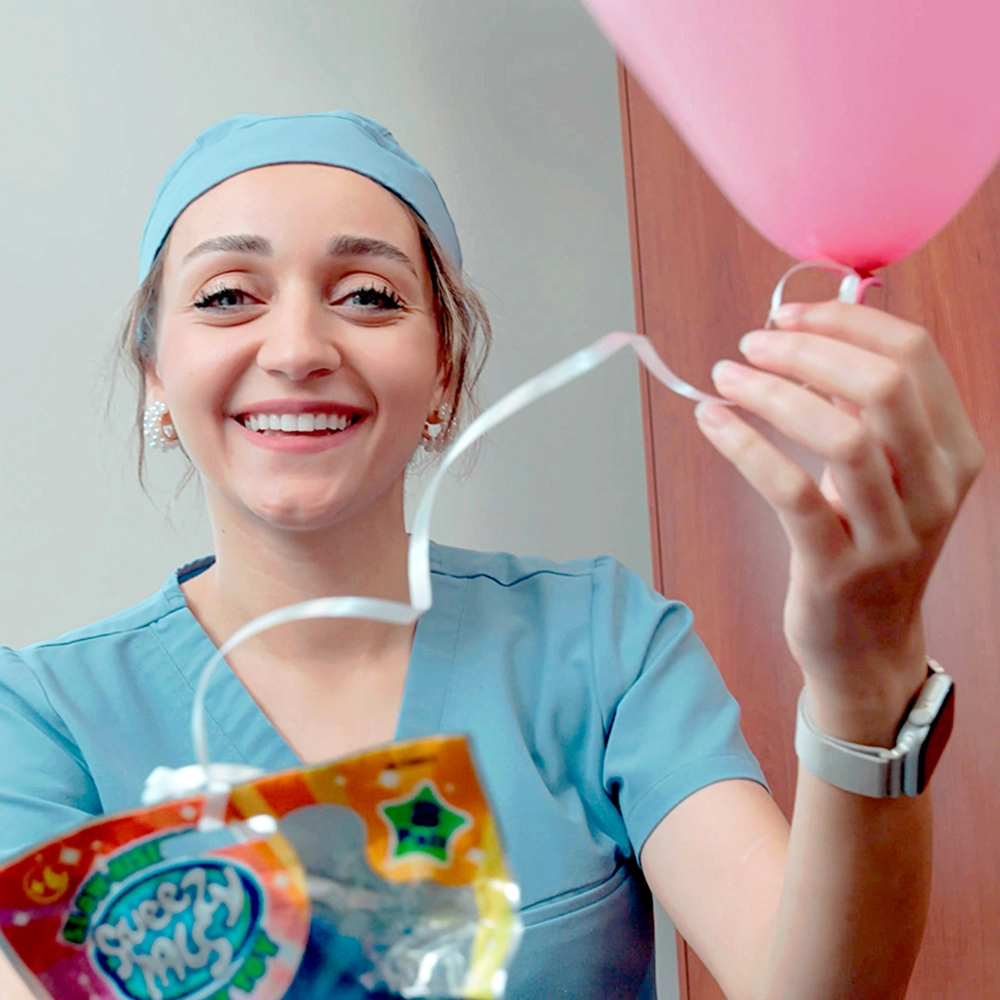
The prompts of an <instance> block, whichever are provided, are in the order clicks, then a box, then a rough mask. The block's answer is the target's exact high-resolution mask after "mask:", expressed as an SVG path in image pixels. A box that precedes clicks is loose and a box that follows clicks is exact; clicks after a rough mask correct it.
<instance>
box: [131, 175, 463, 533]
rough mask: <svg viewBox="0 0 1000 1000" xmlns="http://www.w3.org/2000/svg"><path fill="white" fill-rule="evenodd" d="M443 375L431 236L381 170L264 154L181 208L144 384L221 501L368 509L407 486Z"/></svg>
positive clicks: (212, 496) (324, 518)
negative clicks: (270, 160) (263, 162)
mask: <svg viewBox="0 0 1000 1000" xmlns="http://www.w3.org/2000/svg"><path fill="white" fill-rule="evenodd" d="M442 392H443V386H442V379H441V370H440V364H439V336H438V330H437V324H436V321H435V315H434V307H433V298H432V291H431V283H430V276H429V274H428V271H427V266H426V263H425V260H424V255H423V251H422V247H421V242H420V235H419V232H418V230H417V227H416V225H415V223H414V221H413V219H412V218H411V216H410V215H409V213H408V212H407V211H406V209H405V208H404V207H403V205H402V204H401V203H400V202H399V201H398V200H397V199H396V198H395V197H394V196H393V195H392V194H390V193H389V192H388V191H386V190H385V189H384V188H383V187H381V186H380V185H379V184H376V183H375V182H374V181H371V180H369V179H368V178H366V177H362V176H360V175H359V174H356V173H354V172H352V171H349V170H342V169H339V168H336V167H327V166H319V165H313V164H282V165H278V166H269V167H261V168H259V169H256V170H250V171H247V172H246V173H242V174H238V175H237V176H235V177H232V178H230V179H229V180H227V181H225V182H224V183H222V184H220V185H218V186H217V187H215V188H213V189H212V190H210V191H208V192H207V193H206V194H204V195H202V196H201V197H200V198H199V199H198V200H197V201H195V202H193V203H192V204H191V205H190V206H188V208H187V209H185V211H184V212H183V213H182V214H181V216H180V217H179V218H178V220H177V222H176V223H175V224H174V227H173V229H172V231H171V234H170V238H169V242H168V244H167V247H166V257H165V260H164V276H163V285H162V290H161V297H160V305H159V318H158V325H157V347H156V362H155V368H154V369H153V370H151V371H150V372H149V373H148V375H147V394H148V398H150V399H162V400H163V401H164V402H166V404H167V405H168V407H169V409H170V413H171V416H172V418H173V423H174V425H175V427H176V428H177V431H178V435H179V437H180V440H181V442H182V443H183V445H184V448H185V450H186V451H187V453H188V455H189V456H190V457H191V460H192V461H193V462H194V464H195V466H196V467H197V469H198V471H199V473H200V474H201V477H202V479H203V481H204V483H205V488H206V493H207V495H208V497H209V504H210V508H211V509H212V510H213V512H215V513H219V504H220V503H221V504H223V505H224V506H225V507H226V508H227V509H229V510H230V511H234V512H237V511H238V512H240V513H244V514H249V515H251V516H253V517H255V518H257V519H261V520H263V521H265V522H268V523H270V524H273V525H275V526H279V527H282V528H290V529H299V530H313V529H318V528H323V527H327V526H330V525H332V524H335V523H338V522H341V521H343V520H344V519H346V518H350V517H352V516H354V515H357V514H359V513H360V512H362V511H363V510H364V509H365V508H367V507H369V506H370V505H372V504H374V503H376V502H378V501H379V500H380V499H382V500H384V499H386V498H387V497H388V496H390V495H395V494H392V492H391V491H392V488H393V487H398V486H399V485H400V484H401V482H402V477H403V475H404V473H405V469H406V465H407V462H408V461H409V459H410V457H411V456H412V454H413V451H414V449H415V448H416V446H417V444H418V442H419V440H420V436H421V432H422V430H423V426H424V421H425V420H426V419H427V417H428V415H429V414H430V413H431V412H432V411H433V410H434V409H436V407H437V406H438V405H440V402H441V398H442ZM276 424H277V429H275V425H276ZM317 428H318V429H317Z"/></svg>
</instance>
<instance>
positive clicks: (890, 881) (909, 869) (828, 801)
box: [765, 712, 933, 1000]
mask: <svg viewBox="0 0 1000 1000" xmlns="http://www.w3.org/2000/svg"><path fill="white" fill-rule="evenodd" d="M902 714H903V713H902V712H900V713H898V714H897V715H895V716H894V718H896V719H898V718H900V717H901V716H902ZM831 728H832V727H831ZM888 732H891V733H894V732H895V728H894V726H893V727H891V728H890V730H889V731H888ZM843 735H844V738H850V737H851V736H853V737H855V739H856V736H857V734H855V733H852V734H850V736H848V734H843ZM886 735H888V733H884V734H883V736H886ZM856 741H858V742H861V740H856ZM864 742H871V743H874V742H876V740H875V739H871V740H865V741H864ZM878 742H880V743H884V744H886V745H891V743H892V738H891V736H890V738H889V739H879V740H878ZM932 825H933V824H932V807H931V798H930V794H929V793H927V792H925V793H924V794H923V795H920V796H917V797H907V796H903V797H901V798H869V797H867V796H864V795H856V794H854V793H852V792H846V791H843V790H842V789H840V788H836V787H834V786H833V785H830V784H828V783H827V782H825V781H823V780H821V779H820V778H817V777H815V776H814V775H812V774H810V773H809V772H808V771H807V770H805V768H803V767H802V766H801V765H800V767H799V777H798V783H797V788H796V795H795V808H794V814H793V818H792V829H791V836H790V840H789V846H788V859H787V863H786V868H785V876H784V881H783V886H782V893H781V900H780V903H779V907H778V913H777V920H776V925H775V931H774V936H773V939H772V945H771V951H770V957H769V965H768V975H767V980H766V981H767V984H768V985H767V990H766V993H765V996H766V997H767V1000H778V998H781V1000H786V998H787V1000H813V998H816V1000H818V998H823V1000H833V998H840V997H843V998H845V1000H846V998H859V997H878V998H879V1000H892V998H896V997H904V996H905V995H906V987H907V984H908V982H909V979H910V974H911V972H912V969H913V964H914V962H915V961H916V957H917V953H918V951H919V948H920V941H921V937H922V935H923V930H924V924H925V922H926V919H927V907H928V901H929V897H930V883H931V851H932Z"/></svg>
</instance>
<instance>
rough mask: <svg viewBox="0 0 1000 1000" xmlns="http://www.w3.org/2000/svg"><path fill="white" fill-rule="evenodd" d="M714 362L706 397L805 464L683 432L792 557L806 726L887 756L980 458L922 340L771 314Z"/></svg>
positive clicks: (922, 335)
mask: <svg viewBox="0 0 1000 1000" xmlns="http://www.w3.org/2000/svg"><path fill="white" fill-rule="evenodd" d="M775 321H776V324H777V329H772V330H766V331H765V330H760V331H755V332H753V333H750V334H747V335H746V337H744V338H743V340H742V341H741V344H740V350H741V352H742V353H743V355H744V356H745V357H746V359H747V361H748V362H749V363H750V364H749V365H743V364H737V363H735V362H732V361H722V362H720V363H719V364H718V365H717V366H716V368H715V370H714V371H713V378H714V381H715V384H716V387H717V389H718V391H719V393H720V394H721V395H722V396H724V397H725V398H726V399H728V400H731V401H732V402H734V403H737V404H738V405H739V406H741V407H743V408H744V409H746V410H748V411H750V412H752V413H754V414H756V415H757V416H758V417H761V418H762V419H763V420H765V421H767V422H768V423H769V424H771V425H772V426H773V427H774V428H775V429H776V430H778V431H779V432H781V434H783V435H784V436H785V437H787V438H788V439H790V440H792V441H795V442H797V443H799V444H801V445H804V446H805V447H806V448H808V449H810V450H811V451H813V452H815V453H816V454H817V455H818V456H820V457H821V458H822V459H823V461H824V463H825V466H824V471H823V475H822V478H821V480H820V482H819V483H816V482H815V481H814V480H813V479H812V477H811V476H809V475H808V474H807V473H806V472H805V471H804V470H803V469H801V468H800V467H799V466H798V465H797V464H796V463H795V462H793V461H792V460H791V459H790V458H788V456H787V455H785V454H784V453H783V452H782V451H781V450H780V449H779V448H777V447H775V446H774V445H773V444H772V443H771V442H770V441H769V440H768V439H767V438H765V437H764V436H763V435H761V434H760V433H758V432H757V431H756V430H755V429H753V428H751V427H750V426H749V425H748V424H747V423H746V422H745V421H743V420H742V419H740V417H739V416H738V415H737V413H736V412H734V411H733V410H731V409H730V408H728V407H724V406H721V405H719V404H702V405H701V406H700V407H699V408H698V411H697V415H698V423H699V426H700V427H701V430H702V431H703V433H704V434H705V436H706V437H707V438H708V439H709V440H710V441H711V442H712V444H713V445H714V446H715V447H716V448H717V449H718V450H719V451H720V452H722V454H723V455H724V456H726V458H728V459H729V460H730V461H731V462H732V463H733V464H734V465H735V466H736V468H737V469H738V470H739V471H740V473H742V475H743V476H744V477H745V478H746V479H747V480H748V481H749V482H750V484H751V485H752V486H753V487H754V488H755V489H756V490H757V491H758V492H759V493H760V494H761V496H763V497H764V499H765V500H766V501H767V502H768V503H769V504H770V505H771V507H772V508H773V509H774V511H775V512H776V514H777V515H778V518H779V519H780V521H781V524H782V526H783V528H784V530H785V533H786V535H787V536H788V539H789V541H790V542H791V546H792V556H791V573H790V581H789V588H788V595H787V598H786V601H785V622H784V624H785V635H786V638H787V640H788V644H789V648H790V649H791V652H792V655H793V656H794V657H795V659H796V661H797V662H798V664H799V666H800V667H801V668H802V671H803V674H804V675H805V679H806V684H807V686H808V688H809V698H810V712H811V714H812V715H813V718H814V719H815V720H816V722H817V723H818V724H819V725H820V726H821V727H822V728H824V729H826V730H827V731H828V732H830V733H831V734H833V735H837V736H840V737H841V738H844V739H850V740H853V741H855V742H860V743H887V744H891V742H892V740H893V737H894V735H895V729H896V728H897V727H898V724H899V722H900V720H901V715H902V711H903V707H904V706H905V705H906V703H907V702H908V701H909V699H910V697H911V696H912V695H913V693H914V692H915V691H916V690H917V688H919V686H920V684H921V683H922V681H923V679H924V678H925V676H926V667H925V655H926V652H925V648H924V636H923V628H922V623H921V614H920V604H921V600H922V598H923V594H924V591H925V589H926V586H927V581H928V579H929V577H930V574H931V571H932V569H933V568H934V563H935V561H936V560H937V557H938V554H939V552H940V551H941V547H942V545H943V544H944V541H945V538H946V537H947V534H948V531H949V529H950V528H951V525H952V522H953V521H954V519H955V516H956V514H957V513H958V509H959V507H960V506H961V503H962V500H963V499H964V497H965V495H966V493H967V492H968V490H969V487H970V486H971V485H972V483H973V481H974V480H975V478H976V476H977V474H978V472H979V470H980V468H981V467H982V464H983V451H982V447H981V446H980V444H979V442H978V440H977V438H976V435H975V433H974V431H973V429H972V427H971V425H970V423H969V420H968V417H967V415H966V413H965V410H964V409H963V407H962V403H961V400H960V399H959V397H958V393H957V391H956V388H955V384H954V382H953V381H952V378H951V375H950V374H949V372H948V369H947V368H946V367H945V364H944V362H943V361H942V359H941V356H940V355H939V354H938V352H937V349H936V347H935V345H934V341H933V340H932V339H931V337H930V335H929V334H928V333H927V331H925V330H923V329H921V328H920V327H918V326H914V325H913V324H911V323H908V322H905V321H903V320H901V319H898V318H896V317H893V316H890V315H888V314H887V313H884V312H881V311H879V310H877V309H873V308H870V307H867V306H858V305H848V304H846V303H842V302H825V303H820V304H816V305H796V304H792V305H785V306H782V307H781V309H780V310H779V311H778V314H777V315H776V316H775Z"/></svg>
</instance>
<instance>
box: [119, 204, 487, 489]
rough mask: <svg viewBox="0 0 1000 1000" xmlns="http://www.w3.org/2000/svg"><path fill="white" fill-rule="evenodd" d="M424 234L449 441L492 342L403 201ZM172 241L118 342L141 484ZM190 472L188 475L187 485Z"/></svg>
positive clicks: (481, 317)
mask: <svg viewBox="0 0 1000 1000" xmlns="http://www.w3.org/2000/svg"><path fill="white" fill-rule="evenodd" d="M401 204H402V205H403V207H404V208H405V209H406V210H407V212H408V213H409V214H410V216H411V218H412V219H413V221H414V223H415V225H416V227H417V230H418V232H419V233H420V245H421V247H422V249H423V252H424V260H425V262H426V265H427V270H428V272H429V274H430V279H431V291H432V295H433V300H434V311H435V315H436V318H437V326H438V332H439V334H440V363H441V364H442V366H443V367H444V372H445V378H446V384H447V386H448V390H447V394H446V399H447V401H448V402H449V403H450V407H449V409H448V411H447V415H446V418H445V420H444V422H443V426H442V428H441V432H440V433H441V435H442V436H443V437H444V440H445V441H451V440H452V439H453V438H454V437H455V434H456V433H457V431H458V428H459V427H460V426H461V424H462V422H463V421H464V420H465V419H466V417H467V416H469V415H474V414H475V412H476V409H477V405H476V399H475V387H476V383H477V381H478V380H479V375H480V373H481V372H482V369H483V364H484V363H485V361H486V356H487V354H488V353H489V349H490V345H491V343H492V340H493V332H492V329H491V327H490V318H489V315H488V313H487V311H486V306H485V304H484V303H483V300H482V299H481V298H480V297H479V295H478V293H477V292H476V291H475V290H474V289H473V288H472V286H471V285H470V284H469V283H468V282H467V281H466V280H465V278H464V277H463V276H462V273H461V271H460V270H459V269H458V267H457V266H456V265H455V264H454V263H453V262H452V260H451V258H450V257H449V256H448V255H447V253H445V251H444V249H443V248H442V246H441V244H440V242H439V241H438V239H437V237H436V236H435V235H434V233H433V232H431V229H430V227H429V226H428V225H427V223H426V222H425V221H424V220H423V218H421V216H419V215H418V214H417V213H416V212H415V211H414V210H413V209H412V208H410V206H409V205H407V204H406V203H405V202H402V203H401ZM168 242H169V237H168V238H167V240H166V241H164V244H163V246H162V247H161V248H160V250H159V251H158V252H157V254H156V257H155V258H154V260H153V264H152V266H151V267H150V269H149V273H148V274H147V275H146V277H145V278H144V279H143V282H142V284H141V285H140V286H139V288H138V289H137V291H136V293H135V294H134V295H133V296H132V298H131V299H130V301H129V304H128V307H127V311H126V314H125V320H124V322H123V323H122V328H121V333H120V334H119V338H118V356H119V359H120V362H121V364H122V365H123V367H124V368H125V369H126V371H127V373H128V375H129V378H130V379H131V381H132V382H133V383H134V384H135V387H136V408H135V426H136V428H137V430H138V432H139V462H138V469H139V481H140V482H143V481H144V471H145V458H146V450H145V441H144V439H143V434H142V421H143V413H144V410H145V403H146V400H145V388H144V386H145V376H146V371H147V369H148V367H149V366H150V365H151V364H152V363H153V361H154V358H155V356H156V319H157V312H158V309H159V303H160V288H161V285H162V283H163V261H164V258H165V256H166V246H167V243H168ZM192 472H193V469H192V470H189V472H188V474H187V475H186V476H185V477H184V480H183V481H182V483H181V485H182V486H183V484H184V483H186V482H187V480H188V478H189V477H190V475H191V473H192Z"/></svg>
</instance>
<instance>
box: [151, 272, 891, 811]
mask: <svg viewBox="0 0 1000 1000" xmlns="http://www.w3.org/2000/svg"><path fill="white" fill-rule="evenodd" d="M806 267H820V268H823V269H826V270H834V271H838V272H841V273H843V274H845V275H846V276H845V278H844V281H843V282H842V284H841V288H840V297H841V299H842V300H845V301H861V298H862V297H863V295H864V291H865V288H866V287H867V286H868V285H870V284H874V283H877V281H878V279H874V278H862V277H861V275H859V274H857V273H856V272H855V271H853V270H852V269H851V268H848V267H845V266H844V265H842V264H836V263H832V262H829V261H808V262H806V263H804V264H798V265H796V266H795V267H793V268H792V269H791V270H790V271H788V273H787V274H785V276H784V277H783V278H782V279H781V281H780V282H779V283H778V286H777V287H776V288H775V290H774V296H773V298H772V302H771V314H772V315H773V312H774V310H775V309H776V308H777V307H778V306H779V305H781V300H782V295H783V294H784V288H785V283H786V282H787V280H788V278H790V277H791V276H792V274H794V273H796V272H798V271H800V270H802V269H804V268H806ZM768 322H769V325H770V317H769V320H768ZM625 347H630V348H631V349H632V350H633V351H635V353H636V354H637V355H638V357H639V360H640V361H641V362H642V364H643V365H645V367H646V368H647V369H648V370H649V372H650V374H651V375H652V376H653V377H654V378H655V379H656V380H657V381H658V382H660V383H662V384H663V385H665V386H666V387H667V388H668V389H670V390H672V391H673V392H675V393H677V394H678V395H679V396H685V397H686V398H687V399H690V400H694V401H695V402H716V403H722V404H725V405H727V406H729V405H731V404H730V403H729V402H728V401H727V400H724V399H720V398H719V397H718V396H713V395H710V394H709V393H705V392H701V391H699V390H698V389H695V388H694V386H692V385H689V384H688V383H687V382H685V381H684V380H683V379H682V378H680V377H679V376H677V375H675V374H674V372H673V371H671V370H670V368H669V367H668V366H667V365H666V364H665V363H664V361H663V359H662V358H661V357H660V356H659V355H658V354H657V353H656V350H655V348H654V347H653V345H652V343H651V342H650V340H649V339H648V338H646V337H644V336H642V335H641V334H638V333H623V332H615V333H608V334H605V335H604V336H603V337H601V338H600V339H599V340H596V341H594V343H593V344H591V345H590V346H589V347H584V348H583V349H582V350H579V351H576V352H575V353H573V354H571V355H570V356H569V357H568V358H564V359H563V360H562V361H559V362H557V363H556V364H554V365H552V366H551V367H550V368H546V369H545V371H542V372H539V374H537V375H535V376H534V377H532V378H529V379H528V380H527V381H526V382H522V383H521V384H520V385H519V386H517V387H516V388H515V389H512V390H511V391H510V392H508V393H507V395H506V396H504V397H503V398H502V399H500V400H498V401H497V402H496V403H494V404H493V405H492V406H491V407H490V408H489V409H487V410H486V411H484V412H483V413H481V414H480V415H479V416H478V417H477V418H476V419H475V420H473V422H472V423H471V424H469V426H468V427H467V428H466V429H465V430H464V431H463V432H462V433H461V434H460V435H459V436H458V438H457V439H456V440H455V443H454V444H452V445H451V447H450V448H448V450H447V451H446V452H445V453H444V455H443V456H442V459H441V463H440V465H439V466H438V468H437V470H436V471H435V473H434V475H433V476H432V477H431V480H430V482H429V483H428V484H427V488H426V490H425V491H424V494H423V496H422V497H421V498H420V504H419V506H418V507H417V510H416V513H415V515H414V518H413V526H412V531H411V534H410V546H409V556H408V577H409V584H410V603H409V604H402V603H400V602H399V601H386V600H381V599H378V598H372V597H320V598H316V599H314V600H311V601H303V602H302V603H301V604H291V605H289V606H287V607H284V608H277V609H276V610H274V611H269V612H268V613H267V614H265V615H261V616H260V617H259V618H255V619H254V620H253V621H251V622H249V623H248V624H246V625H244V626H243V627H242V628H241V629H239V630H237V631H236V632H235V633H234V634H233V635H232V636H230V638H229V639H227V640H226V642H224V643H223V644H222V646H220V647H219V649H218V650H217V651H216V652H215V654H214V655H213V656H212V658H211V659H210V660H209V661H208V663H207V664H206V665H205V668H204V670H202V673H201V677H200V678H199V679H198V684H197V687H196V688H195V693H194V708H193V709H192V712H191V738H192V742H193V744H194V754H195V759H196V761H197V765H195V766H196V767H198V768H200V772H193V767H192V766H189V767H187V768H180V769H178V770H176V771H174V770H171V769H170V768H165V767H159V768H157V769H156V770H155V771H154V772H153V774H151V775H150V777H149V778H148V779H147V781H146V788H145V790H144V792H143V797H142V801H143V804H144V805H152V804H154V803H155V802H160V801H163V800H164V799H169V798H180V797H183V796H187V795H191V794H193V793H194V791H195V790H196V789H195V787H194V786H195V784H196V782H195V773H200V774H201V775H203V776H205V777H203V778H202V780H201V782H200V784H199V785H198V787H199V788H200V789H202V790H204V789H207V790H208V792H209V802H208V803H207V808H206V810H205V811H206V821H207V825H218V823H219V822H220V821H221V818H222V817H221V809H222V807H223V806H224V803H225V797H226V792H227V790H228V788H229V787H230V781H232V780H233V779H234V778H236V774H237V772H235V771H233V770H230V768H231V767H232V765H212V764H210V761H209V755H208V734H207V731H206V728H205V692H206V691H207V690H208V685H209V683H210V682H211V680H212V677H213V675H214V673H215V671H216V669H217V668H218V666H219V664H220V663H221V662H222V661H223V659H224V658H225V657H226V656H227V655H228V654H229V653H231V652H232V651H233V650H234V649H235V648H236V647H237V646H239V645H240V644H241V643H243V642H246V640H247V639H250V638H252V637H253V636H255V635H259V634H260V633H261V632H264V631H266V630H267V629H270V628H274V627H275V626H276V625H283V624H285V623H286V622H293V621H299V620H301V619H306V618H361V619H365V620H368V621H379V622H387V623H389V624H392V625H410V624H412V623H413V622H415V621H416V620H417V619H418V618H419V617H420V616H421V615H422V614H423V613H424V612H425V611H427V610H428V609H429V608H430V606H431V603H432V601H433V596H432V593H431V567H430V528H431V514H432V513H433V510H434V501H435V499H436V498H437V492H438V489H439V487H440V486H441V483H442V481H443V480H444V477H445V474H446V473H447V471H448V469H449V468H450V467H451V465H452V464H453V463H454V462H455V460H456V459H457V458H458V457H459V456H460V455H462V454H463V453H464V452H465V451H467V450H468V449H469V448H470V447H471V446H472V445H473V444H475V442H476V441H478V440H479V439H480V438H481V437H482V436H483V435H484V434H486V433H487V431H490V430H492V429H493V428H494V427H496V426H497V425H498V424H501V423H503V422H504V421H505V420H507V419H508V418H509V417H512V416H513V415H514V414H515V413H518V412H519V411H520V410H523V409H524V408H525V407H527V406H530V405H531V404H532V403H534V402H536V401H537V400H539V399H541V398H542V397H543V396H547V395H548V394H549V393H551V392H555V390H556V389H560V388H562V386H564V385H567V384H568V383H570V382H573V381H575V380H576V379H578V378H580V376H581V375H586V374H587V373H588V372H591V371H593V370H594V369H595V368H597V367H599V366H600V365H602V364H604V362H605V361H607V360H608V359H609V358H611V357H612V356H613V355H615V354H617V353H618V352H619V351H620V350H622V349H623V348H625ZM262 773H263V772H262V771H260V770H259V769H256V768H248V767H246V766H245V765H244V766H243V770H241V771H240V772H239V777H238V779H237V780H242V781H247V780H250V779H251V778H253V777H255V776H258V775H260V774H262Z"/></svg>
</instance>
